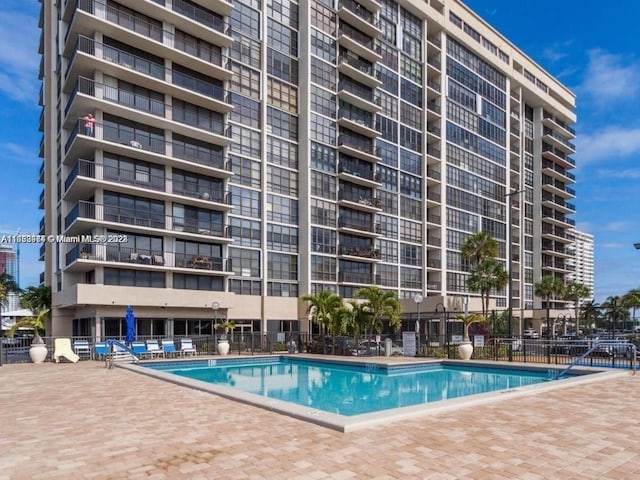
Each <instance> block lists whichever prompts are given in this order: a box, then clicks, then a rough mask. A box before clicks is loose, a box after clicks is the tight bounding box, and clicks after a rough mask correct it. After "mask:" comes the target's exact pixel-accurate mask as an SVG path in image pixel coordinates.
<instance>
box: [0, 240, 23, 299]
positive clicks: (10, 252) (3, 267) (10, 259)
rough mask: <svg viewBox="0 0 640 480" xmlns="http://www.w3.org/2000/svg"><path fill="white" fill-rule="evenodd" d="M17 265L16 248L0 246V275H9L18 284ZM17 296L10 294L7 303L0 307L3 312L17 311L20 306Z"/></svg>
mask: <svg viewBox="0 0 640 480" xmlns="http://www.w3.org/2000/svg"><path fill="white" fill-rule="evenodd" d="M18 263H19V256H18V253H17V251H16V248H15V247H13V246H11V245H0V274H3V273H6V274H7V275H11V276H12V277H13V280H14V281H15V282H16V283H18V277H17V276H18ZM19 300H20V298H19V297H18V295H16V294H13V293H10V294H9V296H8V298H7V301H6V302H5V303H4V304H3V305H2V310H3V311H13V310H17V309H18V308H20V307H19V305H20V303H19Z"/></svg>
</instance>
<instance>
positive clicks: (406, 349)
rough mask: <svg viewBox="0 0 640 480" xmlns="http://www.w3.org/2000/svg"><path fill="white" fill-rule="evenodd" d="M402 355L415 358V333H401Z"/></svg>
mask: <svg viewBox="0 0 640 480" xmlns="http://www.w3.org/2000/svg"><path fill="white" fill-rule="evenodd" d="M402 354H403V355H404V356H406V357H415V356H416V332H402Z"/></svg>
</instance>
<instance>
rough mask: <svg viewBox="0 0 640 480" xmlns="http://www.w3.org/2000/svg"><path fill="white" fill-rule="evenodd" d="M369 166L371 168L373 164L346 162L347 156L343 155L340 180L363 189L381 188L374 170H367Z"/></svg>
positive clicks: (339, 172)
mask: <svg viewBox="0 0 640 480" xmlns="http://www.w3.org/2000/svg"><path fill="white" fill-rule="evenodd" d="M367 166H371V164H370V163H368V164H365V165H362V164H360V163H359V162H356V161H355V160H351V161H350V160H346V159H345V156H344V155H342V156H341V158H340V163H339V164H338V178H339V179H341V180H346V181H348V182H350V183H355V184H357V185H362V186H363V187H370V188H375V187H378V186H380V183H378V180H377V177H376V173H375V171H374V170H373V168H367Z"/></svg>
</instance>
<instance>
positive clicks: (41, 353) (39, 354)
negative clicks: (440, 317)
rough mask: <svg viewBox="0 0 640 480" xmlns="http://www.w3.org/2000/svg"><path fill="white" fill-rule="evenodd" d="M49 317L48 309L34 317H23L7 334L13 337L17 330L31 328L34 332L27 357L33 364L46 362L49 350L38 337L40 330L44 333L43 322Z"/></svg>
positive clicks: (42, 310)
mask: <svg viewBox="0 0 640 480" xmlns="http://www.w3.org/2000/svg"><path fill="white" fill-rule="evenodd" d="M48 315H49V309H48V308H43V309H41V310H40V311H39V312H38V314H37V315H36V316H35V317H23V318H21V319H20V320H18V321H17V322H16V323H14V324H13V326H12V327H11V329H10V330H9V332H8V335H9V337H13V336H14V335H15V333H16V331H17V330H18V329H19V328H31V329H33V330H34V331H35V335H34V337H33V340H32V341H31V348H30V349H29V357H30V358H31V361H32V362H33V363H42V362H44V361H45V360H46V358H47V355H48V354H49V350H48V349H47V344H46V343H44V340H43V339H42V337H41V336H40V330H42V331H44V329H45V322H46V320H47V316H48Z"/></svg>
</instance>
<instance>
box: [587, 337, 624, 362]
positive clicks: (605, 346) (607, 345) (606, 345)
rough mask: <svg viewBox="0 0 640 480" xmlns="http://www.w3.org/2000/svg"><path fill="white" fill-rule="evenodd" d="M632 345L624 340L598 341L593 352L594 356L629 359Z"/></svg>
mask: <svg viewBox="0 0 640 480" xmlns="http://www.w3.org/2000/svg"><path fill="white" fill-rule="evenodd" d="M631 351H632V348H631V344H630V343H628V342H627V341H626V340H625V339H624V338H615V339H605V340H602V339H601V340H597V341H596V343H595V348H594V350H593V353H592V355H593V356H601V357H612V356H616V357H624V358H629V357H630V356H631Z"/></svg>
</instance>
